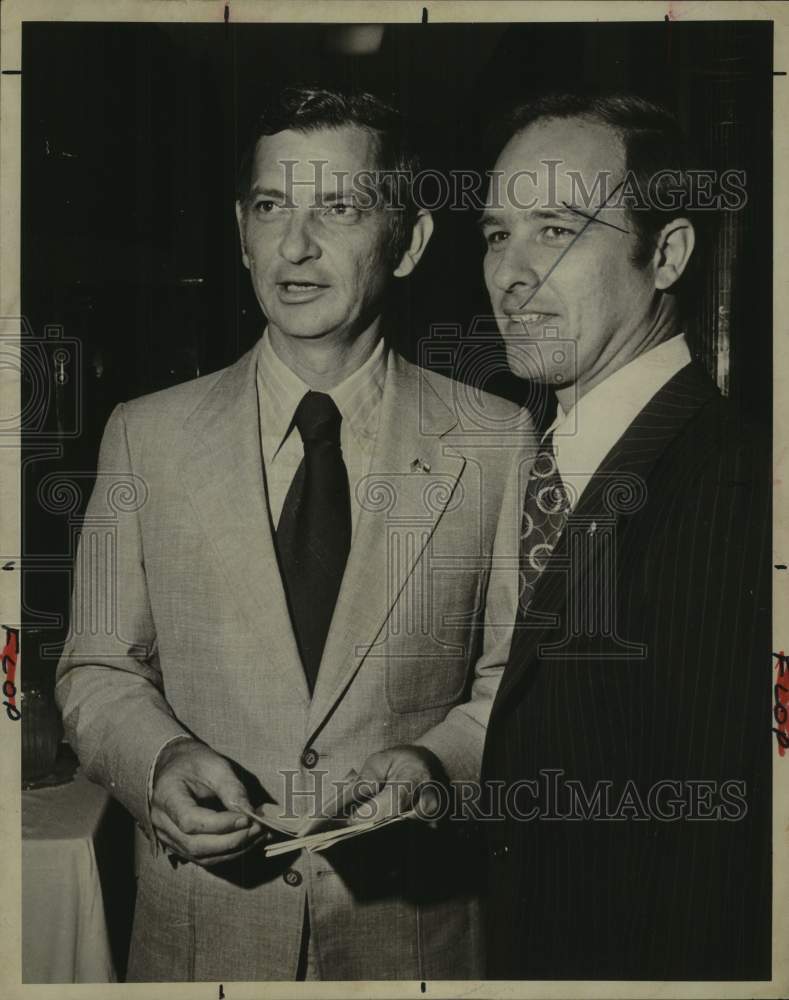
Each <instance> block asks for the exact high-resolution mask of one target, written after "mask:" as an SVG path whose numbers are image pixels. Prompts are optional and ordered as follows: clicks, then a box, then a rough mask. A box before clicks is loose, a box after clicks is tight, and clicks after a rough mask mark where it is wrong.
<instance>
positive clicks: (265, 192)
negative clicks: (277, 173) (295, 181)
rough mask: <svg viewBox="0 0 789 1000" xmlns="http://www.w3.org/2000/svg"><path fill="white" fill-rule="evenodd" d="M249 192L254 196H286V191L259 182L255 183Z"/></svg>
mask: <svg viewBox="0 0 789 1000" xmlns="http://www.w3.org/2000/svg"><path fill="white" fill-rule="evenodd" d="M249 193H250V195H252V197H253V198H282V199H284V198H285V192H284V191H280V190H279V189H278V188H266V187H260V185H259V184H253V185H252V187H251V188H250V189H249Z"/></svg>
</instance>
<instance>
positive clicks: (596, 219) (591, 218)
mask: <svg viewBox="0 0 789 1000" xmlns="http://www.w3.org/2000/svg"><path fill="white" fill-rule="evenodd" d="M562 204H563V205H564V207H565V208H566V209H567V211H568V212H571V213H573V214H574V215H580V216H581V218H582V219H587V220H588V221H589V222H599V223H600V225H601V226H610V227H611V228H612V229H618V230H619V232H620V233H629V232H630V230H629V229H625V228H624V227H623V226H617V225H615V224H614V223H613V222H606V220H605V219H601V218H600V217H599V215H598V214H597V213H598V212H600V211H602V209H603V208H604V207H605V206H604V205H601V206H600V208H598V209H597V212H595V214H594V215H587V214H586V212H582V211H581V209H580V208H576V207H575V206H574V205H568V204H567V202H566V201H563V202H562Z"/></svg>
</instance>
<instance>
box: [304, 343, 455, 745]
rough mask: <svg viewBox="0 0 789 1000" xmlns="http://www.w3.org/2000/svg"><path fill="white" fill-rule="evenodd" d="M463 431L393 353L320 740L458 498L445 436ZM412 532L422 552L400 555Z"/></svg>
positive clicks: (321, 684) (342, 600)
mask: <svg viewBox="0 0 789 1000" xmlns="http://www.w3.org/2000/svg"><path fill="white" fill-rule="evenodd" d="M456 424H457V417H456V416H455V414H454V412H453V411H452V410H451V409H450V408H449V407H448V406H446V405H445V404H444V402H443V401H442V400H441V399H440V398H439V397H438V395H437V394H436V393H435V391H434V390H433V389H432V388H431V386H430V382H429V377H428V376H427V375H426V373H425V372H424V371H422V370H421V369H418V368H417V367H416V366H414V365H411V364H409V363H408V362H407V361H405V360H404V359H403V358H402V357H400V356H399V355H398V354H397V353H396V352H394V351H392V352H391V354H390V359H389V367H388V370H387V375H386V384H385V387H384V395H383V399H382V402H381V419H380V423H379V429H378V434H377V438H376V443H375V447H374V450H373V456H372V460H371V464H370V473H369V474H368V476H367V477H366V478H365V480H364V481H363V482H362V483H361V484H359V486H358V489H357V496H359V497H360V500H361V502H362V511H361V514H360V517H359V521H358V524H357V528H356V532H355V535H354V538H353V544H352V546H351V552H350V555H349V558H348V565H347V567H346V570H345V576H344V578H343V583H342V587H341V589H340V594H339V596H338V599H337V605H336V608H335V613H334V618H333V619H332V624H331V628H330V630H329V635H328V638H327V640H326V648H325V650H324V654H323V659H322V661H321V668H320V671H319V673H318V679H317V682H316V686H315V691H314V694H313V700H312V706H311V710H310V726H309V728H310V733H311V734H312V735H313V736H314V735H315V733H316V731H317V730H318V729H320V728H322V726H323V725H324V724H325V722H326V721H327V719H328V717H329V716H330V714H331V713H332V712H333V711H334V708H335V707H336V705H337V704H338V703H339V701H340V700H341V698H342V697H343V695H344V693H345V691H346V690H347V688H348V686H349V685H350V683H351V682H352V680H353V678H354V677H355V676H356V673H357V672H358V670H359V669H360V668H361V666H362V664H363V663H364V661H365V658H366V656H367V654H368V652H369V650H370V649H371V648H372V647H373V645H374V644H375V643H376V641H377V640H379V639H380V636H381V634H382V632H383V630H384V628H385V626H386V623H387V620H388V619H389V616H390V615H391V613H392V609H393V607H394V605H395V604H396V602H397V598H398V595H399V593H400V591H401V590H402V588H403V586H404V585H405V583H406V582H407V580H408V578H409V576H410V575H411V573H412V572H413V570H414V567H415V566H416V564H417V563H418V561H419V559H420V558H421V555H422V553H423V551H424V549H425V547H426V545H427V542H428V541H429V539H430V537H431V536H432V533H433V532H434V531H435V529H436V525H437V524H438V523H439V521H440V520H441V517H442V515H443V513H444V510H445V509H446V506H447V504H448V503H449V501H450V499H451V497H452V494H453V491H454V489H455V487H456V485H457V482H458V480H459V479H460V476H461V475H462V472H463V468H464V466H465V459H464V458H463V456H462V455H460V454H459V453H458V452H457V451H456V450H455V449H454V448H452V447H451V446H450V445H449V444H447V443H446V442H445V441H443V440H442V436H443V435H445V434H446V433H447V432H448V431H450V430H451V429H452V428H453V427H454V426H455V425H456ZM415 460H419V463H421V464H419V465H417V467H416V469H415V468H414V463H415ZM426 470H429V471H426ZM431 486H434V487H435V488H433V489H432V491H431ZM427 491H430V497H431V499H430V503H429V506H428V505H426V503H425V496H426V495H427ZM409 525H415V526H416V527H417V530H416V531H413V532H411V534H410V537H412V538H414V539H415V544H414V545H413V547H410V548H409V547H405V549H406V550H405V551H404V552H403V551H402V550H398V551H397V552H396V551H395V548H394V544H395V543H394V542H393V540H392V529H394V530H395V531H397V529H398V526H403V530H404V531H405V532H406V533H407V532H408V526H409Z"/></svg>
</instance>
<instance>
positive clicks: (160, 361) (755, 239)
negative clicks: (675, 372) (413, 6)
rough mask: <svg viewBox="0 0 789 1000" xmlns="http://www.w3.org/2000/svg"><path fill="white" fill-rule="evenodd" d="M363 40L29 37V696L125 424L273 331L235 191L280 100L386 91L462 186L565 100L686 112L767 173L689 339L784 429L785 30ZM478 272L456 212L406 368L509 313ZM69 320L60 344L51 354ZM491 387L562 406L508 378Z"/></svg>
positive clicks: (750, 183)
mask: <svg viewBox="0 0 789 1000" xmlns="http://www.w3.org/2000/svg"><path fill="white" fill-rule="evenodd" d="M363 37H364V36H363V35H362V36H361V40H362V41H363ZM359 42H360V36H358V33H357V35H355V34H354V31H353V29H349V28H348V27H347V26H345V27H343V26H339V27H338V26H331V25H298V26H297V25H281V24H280V25H233V24H229V25H224V24H216V25H190V24H131V23H114V24H111V23H94V24H89V23H28V24H25V25H24V29H23V63H22V69H23V76H22V84H23V89H22V116H23V119H22V120H23V129H22V139H23V190H22V282H23V284H22V301H23V312H24V315H25V316H26V317H27V319H28V321H29V324H30V328H31V331H32V332H31V335H30V343H31V345H32V347H33V348H34V349H33V350H32V351H31V352H30V353H29V355H28V357H29V359H30V362H29V370H28V371H27V372H26V380H25V381H24V383H23V384H24V392H25V393H26V394H27V397H28V398H32V396H36V394H38V395H39V396H42V394H43V396H42V398H43V401H44V405H43V406H40V407H33V408H32V409H31V413H33V414H34V416H35V419H34V420H33V419H32V418H31V421H30V423H29V426H28V432H27V433H26V434H25V439H24V451H23V491H24V496H25V511H24V518H23V554H24V556H25V557H26V571H25V574H24V580H23V620H24V621H25V622H26V624H27V626H28V628H27V630H26V638H27V640H28V642H27V643H26V649H25V653H26V661H25V677H26V678H28V679H29V680H35V681H36V683H39V684H40V683H45V682H46V681H48V680H51V676H52V673H53V672H54V663H55V661H54V659H53V657H54V654H55V652H56V645H57V641H58V640H60V639H62V638H63V636H64V635H65V613H66V608H67V603H68V593H69V589H70V564H71V559H72V554H73V535H74V531H75V530H76V527H78V524H79V517H80V514H81V512H82V509H83V508H84V504H85V502H86V501H87V497H88V495H89V492H90V485H91V482H90V477H91V475H92V472H93V470H94V468H95V461H96V455H97V450H98V442H99V439H100V435H101V431H102V428H103V425H104V423H105V421H106V419H107V416H108V415H109V413H110V411H111V409H112V408H113V406H114V405H115V404H116V403H117V402H118V401H119V400H123V399H128V398H131V397H134V396H137V395H140V394H142V393H145V392H150V391H152V390H155V389H159V388H162V387H165V386H168V385H172V384H174V383H176V382H180V381H184V380H186V379H189V378H193V377H195V376H197V375H200V374H205V373H207V372H210V371H213V370H215V369H218V368H220V367H222V366H224V365H227V364H229V363H231V362H233V361H234V360H235V359H236V358H238V357H239V355H240V354H241V353H242V352H243V351H245V350H246V349H247V348H248V347H250V346H251V345H252V344H253V343H254V341H255V340H256V339H257V337H258V336H259V334H260V332H261V330H262V328H263V319H262V317H261V314H260V311H259V308H258V305H257V302H256V300H255V298H254V295H253V293H252V290H251V286H250V283H249V277H248V274H247V272H246V271H245V270H244V269H243V267H242V265H241V262H240V258H239V252H238V242H237V235H236V224H235V217H234V212H233V202H234V183H235V173H236V168H237V164H238V161H239V158H240V155H241V153H242V151H243V148H244V146H245V145H246V142H247V139H248V132H249V129H250V128H251V126H252V124H253V122H254V120H255V118H256V115H257V111H258V109H259V106H260V104H261V102H262V100H263V99H264V98H265V97H266V95H267V94H268V93H269V91H270V90H271V89H272V88H275V87H279V86H281V85H283V84H285V83H318V84H323V85H332V84H340V85H343V86H354V87H362V88H365V89H369V90H373V91H375V92H377V93H380V94H382V95H383V96H384V97H386V98H388V99H390V100H392V101H394V102H395V103H396V104H398V105H399V106H400V107H401V108H402V109H403V110H404V111H405V112H406V113H407V114H408V115H409V116H410V117H411V119H412V122H413V129H414V133H415V138H416V139H417V141H418V143H419V144H420V145H421V146H422V148H423V150H424V159H425V165H426V166H428V167H432V168H437V169H442V170H450V169H458V168H464V167H473V166H477V165H479V162H478V161H479V155H480V145H481V139H482V136H483V134H484V133H485V131H486V129H487V128H488V125H489V122H490V119H491V118H492V116H493V115H495V114H496V113H498V112H500V111H502V110H503V109H504V108H505V107H506V106H507V105H508V104H510V103H511V102H513V101H515V100H520V99H524V98H526V97H528V96H531V95H535V94H538V93H541V92H545V91H548V90H552V89H573V88H579V89H581V90H584V91H600V92H603V91H608V90H612V89H624V90H631V91H635V92H637V93H640V94H642V95H644V96H646V97H652V98H657V99H659V100H662V101H663V102H664V103H667V104H668V105H669V106H670V107H672V108H674V109H675V110H676V111H677V112H678V114H679V115H680V118H681V120H682V121H683V123H684V125H685V127H686V129H687V130H688V132H689V133H690V135H691V137H692V138H693V140H694V141H695V144H696V145H697V147H698V149H699V151H700V154H701V158H702V164H703V166H705V167H706V168H718V169H723V168H727V167H733V168H737V169H741V170H745V171H746V173H747V192H748V199H749V200H748V205H747V208H746V210H745V211H741V212H736V213H729V215H728V216H727V218H726V219H725V220H724V225H723V227H722V229H721V231H720V234H719V235H718V237H717V242H716V244H715V247H714V253H713V259H712V261H711V265H710V267H709V270H708V279H707V282H706V286H705V288H704V289H703V290H702V292H701V293H700V294H699V296H698V297H697V301H695V303H694V315H693V316H692V317H691V321H690V326H689V332H690V333H691V335H692V337H693V343H694V345H695V350H696V353H697V354H698V356H699V357H701V358H702V360H703V361H704V362H705V364H706V365H707V366H708V368H709V370H710V372H711V374H712V375H713V377H715V378H716V379H717V381H718V384H719V385H720V386H721V388H722V389H724V391H726V392H727V393H728V394H729V395H730V396H731V397H733V398H734V399H735V400H737V402H738V403H739V404H740V405H741V406H742V407H743V408H744V409H745V410H746V411H747V412H748V414H749V415H750V416H752V417H754V418H755V419H756V420H758V421H760V422H761V423H762V424H763V425H764V427H765V433H769V423H770V413H771V364H772V360H771V359H772V338H771V328H772V317H771V301H772V257H771V252H772V232H771V226H772V202H771V190H772V143H771V129H772V103H771V102H772V97H771V95H772V25H771V23H769V22H736V21H730V22H718V23H713V22H709V23H700V22H696V23H688V24H684V23H676V22H671V21H666V22H656V23H646V24H645V23H631V24H627V23H624V24H619V23H618V24H540V25H537V24H519V25H504V24H496V25H493V24H491V25H479V24H452V25H418V24H415V25H387V26H386V27H385V28H384V30H383V36H382V39H381V41H380V45H379V47H378V48H377V49H375V51H372V52H370V53H368V54H361V53H356V54H354V53H353V52H351V51H349V50H350V49H351V48H353V47H354V45H357V46H358V44H359ZM481 260H482V245H481V241H480V240H479V237H478V236H477V234H476V231H475V224H474V217H473V215H472V213H470V212H465V213H462V212H449V211H440V212H439V213H437V226H436V234H435V236H434V238H433V240H432V242H431V244H430V246H429V247H428V250H427V253H426V255H425V257H424V259H423V261H422V263H421V264H420V266H419V268H418V269H417V271H416V273H415V274H414V275H413V277H412V278H411V279H409V281H408V282H407V283H403V284H405V288H403V289H402V290H401V292H400V301H399V303H398V307H399V308H398V315H399V329H400V332H401V338H400V343H401V347H402V348H403V350H404V351H405V353H406V354H410V355H411V356H413V355H414V353H415V349H416V344H417V341H418V339H419V338H422V337H425V336H427V335H428V334H429V332H430V327H431V324H442V325H444V326H453V325H454V326H456V327H457V328H458V329H459V331H461V332H462V334H463V335H464V336H467V335H468V333H469V331H470V330H471V328H472V326H473V320H474V318H475V317H478V316H484V314H485V313H487V312H488V303H487V298H486V295H485V291H484V286H483V283H482V273H481ZM398 284H401V283H398ZM52 325H54V326H56V327H61V328H62V333H61V334H60V335H59V337H58V335H57V334H56V335H55V336H54V337H53V336H50V337H46V335H45V329H46V327H47V326H52ZM486 329H491V324H490V323H488V324H487V326H486ZM71 342H75V343H76V346H73V344H72V346H68V345H69V343H71ZM63 345H65V346H67V347H68V350H67V351H66V353H65V354H58V350H59V349H60V348H61V347H62V346H63ZM64 358H65V361H64V360H63V359H64ZM501 367H503V366H502V365H499V368H501ZM486 370H490V367H489V366H487V369H486ZM493 384H494V386H495V387H496V388H498V389H499V390H500V391H501V392H503V393H504V394H507V395H510V396H512V397H513V398H515V397H518V396H520V397H521V398H522V399H524V400H525V401H527V402H531V403H532V404H541V403H542V402H543V401H542V400H541V399H539V398H538V397H537V396H534V395H533V394H531V395H530V394H529V387H528V386H527V385H526V384H524V383H522V382H519V381H518V380H515V379H513V378H511V377H508V376H507V375H504V374H499V375H497V376H496V377H495V380H494V383H493ZM487 387H491V383H490V382H488V383H487ZM538 416H539V417H541V418H542V419H543V420H544V419H546V418H547V416H548V411H547V410H543V411H541V413H540V414H538ZM72 432H73V433H72ZM76 471H83V472H84V473H85V475H86V478H85V479H83V480H81V481H80V487H81V488H80V491H79V496H78V497H76V498H75V500H74V502H73V503H71V504H66V505H65V506H62V505H61V507H60V508H59V509H58V510H57V511H54V512H53V505H52V504H50V505H49V508H47V507H46V506H45V505H43V504H42V503H40V502H39V500H38V494H37V490H38V489H39V487H41V485H42V482H45V478H46V477H48V476H51V475H52V474H53V473H58V472H68V473H74V472H76ZM55 506H57V505H55ZM37 560H39V561H38V562H37ZM42 643H43V645H44V646H49V647H50V648H49V651H48V652H49V655H48V656H43V655H42V654H43V653H46V652H47V650H45V649H40V648H39V647H40V645H41V644H42Z"/></svg>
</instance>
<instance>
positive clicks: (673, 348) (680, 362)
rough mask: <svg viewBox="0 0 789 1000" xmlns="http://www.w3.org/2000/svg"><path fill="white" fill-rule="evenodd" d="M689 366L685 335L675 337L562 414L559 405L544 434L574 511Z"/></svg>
mask: <svg viewBox="0 0 789 1000" xmlns="http://www.w3.org/2000/svg"><path fill="white" fill-rule="evenodd" d="M690 360H691V355H690V350H689V348H688V342H687V339H686V337H685V334H684V333H680V334H677V336H675V337H671V338H670V339H669V340H665V341H663V343H662V344H658V346H657V347H653V348H652V349H651V350H649V351H645V352H644V354H640V355H639V356H638V357H636V358H634V359H633V360H632V361H630V362H628V364H626V365H623V366H622V367H621V368H619V369H618V370H617V371H615V372H614V373H613V375H609V377H608V378H607V379H604V380H603V381H602V382H600V383H599V384H598V385H596V386H595V387H594V388H593V389H590V391H589V392H588V393H586V395H584V396H582V397H581V398H580V399H579V400H578V402H577V403H576V404H575V405H574V406H572V407H570V409H569V410H568V411H567V412H566V413H565V411H564V410H563V409H562V406H561V404H560V405H559V407H558V410H557V413H556V419H555V420H554V422H553V424H552V425H551V426H550V428H549V429H548V432H547V433H548V434H550V433H553V447H554V452H555V454H556V464H557V467H558V469H559V474H560V475H561V477H562V480H563V481H564V482H565V484H567V486H568V489H569V492H570V495H571V498H572V503H573V506H575V505H576V504H577V502H578V499H579V498H580V495H581V493H582V492H583V490H584V489H585V488H586V486H587V484H588V482H589V480H590V479H591V478H592V476H593V475H594V473H595V472H596V471H597V469H598V468H599V466H600V464H601V463H602V461H603V459H604V458H605V456H606V455H607V454H608V452H609V451H610V450H611V448H613V446H614V445H615V444H616V443H617V441H618V440H619V439H620V438H621V437H622V435H623V434H624V432H625V431H626V430H627V428H628V427H629V426H630V424H631V423H632V422H633V420H635V418H636V416H637V415H638V414H639V413H640V412H641V410H642V409H643V408H644V407H645V406H646V404H647V403H648V402H649V400H650V399H652V397H653V396H654V395H655V393H657V392H658V390H660V389H661V388H662V387H663V386H664V385H665V384H666V382H668V381H669V379H671V378H673V376H674V375H676V374H677V372H678V371H680V369H682V368H684V367H685V366H686V365H687V364H689V363H690Z"/></svg>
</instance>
